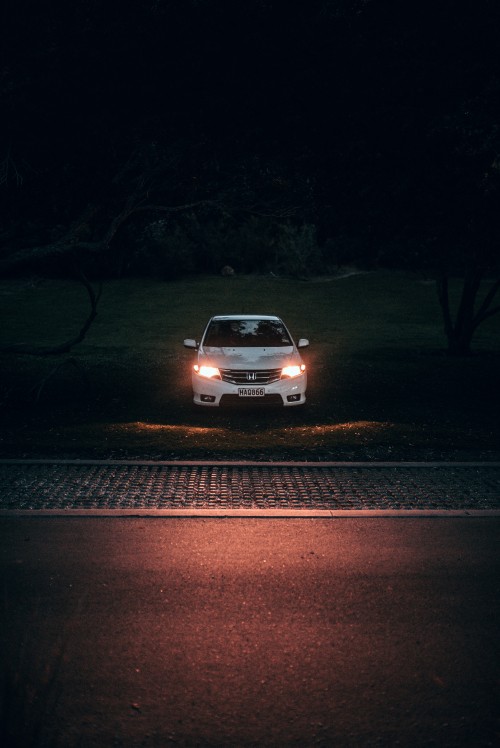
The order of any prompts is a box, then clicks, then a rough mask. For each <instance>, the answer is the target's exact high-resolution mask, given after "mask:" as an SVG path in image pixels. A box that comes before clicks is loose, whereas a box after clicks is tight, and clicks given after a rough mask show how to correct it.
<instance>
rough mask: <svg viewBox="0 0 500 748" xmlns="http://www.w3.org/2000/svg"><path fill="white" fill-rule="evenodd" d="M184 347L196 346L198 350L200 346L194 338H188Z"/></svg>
mask: <svg viewBox="0 0 500 748" xmlns="http://www.w3.org/2000/svg"><path fill="white" fill-rule="evenodd" d="M184 348H194V349H195V350H196V349H197V348H198V343H197V342H196V340H193V339H192V338H186V339H185V341H184Z"/></svg>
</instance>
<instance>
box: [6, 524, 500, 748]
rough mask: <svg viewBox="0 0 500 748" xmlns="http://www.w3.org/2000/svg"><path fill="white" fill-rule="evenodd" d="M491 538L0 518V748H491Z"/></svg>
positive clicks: (494, 577) (486, 534)
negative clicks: (1, 677) (0, 689)
mask: <svg viewBox="0 0 500 748" xmlns="http://www.w3.org/2000/svg"><path fill="white" fill-rule="evenodd" d="M499 529H500V518H491V517H490V518H459V519H457V518H428V519H422V518H419V519H415V518H411V519H410V518H405V519H394V518H392V519H385V518H361V519H353V518H349V519H348V518H345V519H328V520H325V519H240V518H238V519H236V518H226V519H223V518H218V519H215V518H210V519H199V518H198V519H193V518H168V519H165V518H162V519H160V518H157V519H152V518H147V519H137V518H136V519H131V518H128V519H127V518H120V519H117V518H103V517H99V518H69V519H67V518H59V517H56V518H54V517H52V518H47V517H45V518H41V517H21V518H19V517H17V518H14V517H6V518H1V519H0V554H1V568H2V587H3V590H2V592H3V600H4V602H3V604H2V606H1V614H2V623H1V625H2V632H3V634H4V636H3V643H4V645H5V651H4V652H3V657H2V661H3V663H4V668H5V673H6V677H7V680H6V684H7V688H6V690H5V693H4V699H3V708H4V714H3V717H2V724H3V733H4V734H3V745H8V741H7V732H10V733H11V735H17V736H18V737H19V743H18V745H22V746H23V748H24V747H27V746H30V745H37V746H38V745H49V742H48V741H49V739H52V738H55V743H51V745H57V746H58V747H59V746H64V748H71V747H72V746H75V747H76V746H78V747H79V748H87V747H89V746H99V748H107V747H108V746H126V747H127V748H128V747H132V746H133V747H134V748H135V747H136V746H137V747H139V746H143V747H145V748H150V747H151V746H157V747H159V746H162V747H163V746H169V745H174V746H176V745H181V746H341V747H343V746H363V747H364V746H372V745H373V746H396V745H400V746H405V747H411V746H415V747H417V746H418V747H419V748H420V746H446V747H448V746H474V747H476V746H489V745H498V744H499V742H500V723H499V721H498V715H499V712H498V704H499V703H500V700H499V690H500V670H499V659H500V658H499V637H498V621H499V620H500V617H499V613H500V610H499V607H500V604H499V600H500V596H499V594H498V593H499V588H500V573H499V572H500V557H499V553H498V540H499ZM11 744H13V742H12V741H11Z"/></svg>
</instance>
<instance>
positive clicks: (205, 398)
mask: <svg viewBox="0 0 500 748" xmlns="http://www.w3.org/2000/svg"><path fill="white" fill-rule="evenodd" d="M200 400H201V402H202V403H214V402H215V395H200Z"/></svg>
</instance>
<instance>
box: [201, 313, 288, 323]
mask: <svg viewBox="0 0 500 748" xmlns="http://www.w3.org/2000/svg"><path fill="white" fill-rule="evenodd" d="M232 319H234V320H245V319H269V320H279V321H280V322H281V320H280V318H279V317H277V316H276V315H275V314H217V315H216V316H215V317H212V320H232Z"/></svg>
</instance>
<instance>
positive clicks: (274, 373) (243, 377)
mask: <svg viewBox="0 0 500 748" xmlns="http://www.w3.org/2000/svg"><path fill="white" fill-rule="evenodd" d="M219 371H220V375H221V379H222V381H223V382H229V384H239V385H246V386H248V385H256V384H271V383H272V382H279V380H280V379H281V369H219Z"/></svg>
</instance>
